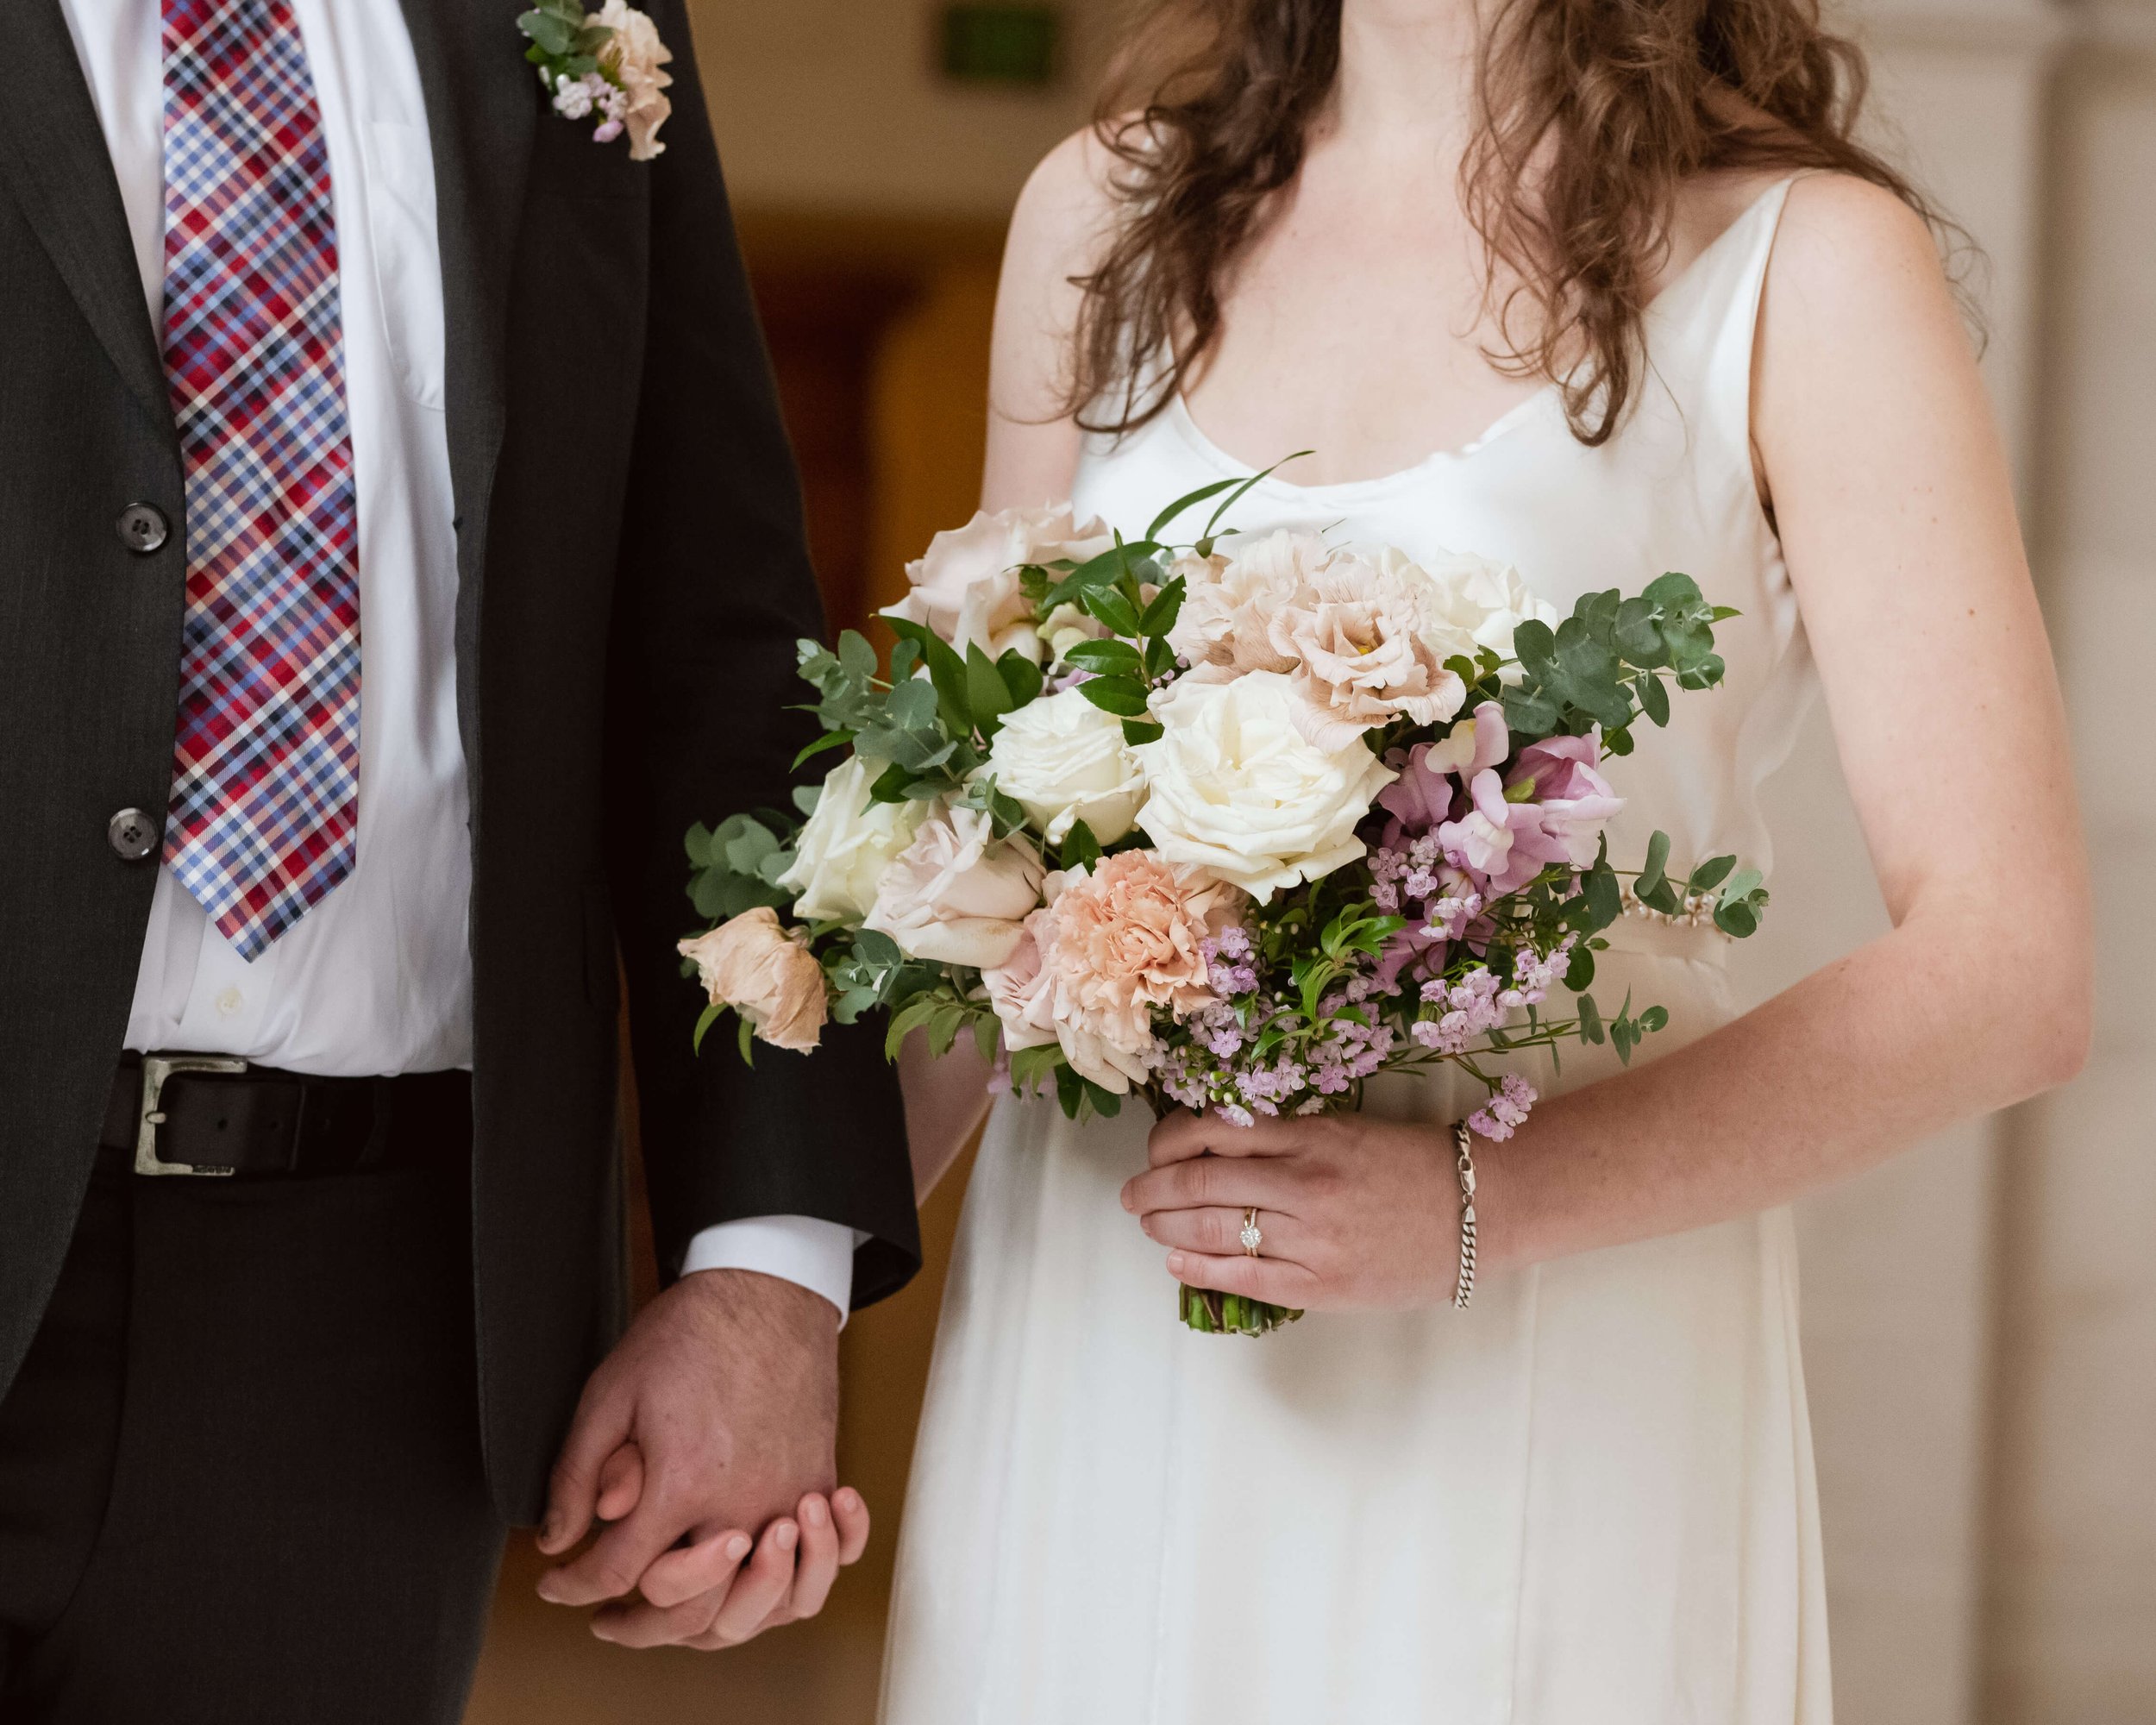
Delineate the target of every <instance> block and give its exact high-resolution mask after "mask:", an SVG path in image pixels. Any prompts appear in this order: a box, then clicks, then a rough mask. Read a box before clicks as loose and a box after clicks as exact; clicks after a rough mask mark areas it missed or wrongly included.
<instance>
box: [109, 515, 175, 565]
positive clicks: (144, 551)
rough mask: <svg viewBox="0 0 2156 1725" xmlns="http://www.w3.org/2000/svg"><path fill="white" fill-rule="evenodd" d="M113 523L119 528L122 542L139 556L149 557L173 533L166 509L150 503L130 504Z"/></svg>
mask: <svg viewBox="0 0 2156 1725" xmlns="http://www.w3.org/2000/svg"><path fill="white" fill-rule="evenodd" d="M113 525H114V526H115V527H116V528H117V529H118V530H119V533H120V543H122V545H124V546H126V547H127V548H128V550H130V551H132V552H134V553H135V555H136V556H138V557H147V556H148V555H150V553H151V552H153V551H155V550H158V549H161V548H162V547H163V545H164V543H165V542H166V540H167V539H169V538H171V537H172V524H171V523H169V522H167V521H166V519H165V511H163V510H161V509H160V508H158V507H157V505H155V504H150V503H131V504H129V505H128V506H127V507H126V508H125V509H123V510H122V511H120V518H119V520H117V521H116V522H115V523H114V524H113Z"/></svg>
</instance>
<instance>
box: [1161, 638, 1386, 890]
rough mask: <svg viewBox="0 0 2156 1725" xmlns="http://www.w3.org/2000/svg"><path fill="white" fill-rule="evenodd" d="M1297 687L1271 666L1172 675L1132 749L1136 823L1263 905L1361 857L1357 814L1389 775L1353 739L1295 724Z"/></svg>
mask: <svg viewBox="0 0 2156 1725" xmlns="http://www.w3.org/2000/svg"><path fill="white" fill-rule="evenodd" d="M1296 706H1297V698H1296V694H1295V690H1294V684H1293V682H1291V681H1289V679H1288V678H1287V677H1286V676H1283V675H1282V674H1280V673H1278V672H1275V671H1253V672H1251V673H1250V674H1247V675H1245V676H1242V677H1238V678H1237V679H1236V680H1235V681H1233V682H1228V683H1201V682H1194V681H1191V680H1189V679H1188V678H1186V679H1184V680H1183V681H1181V682H1179V683H1176V684H1175V685H1173V686H1172V687H1170V688H1169V689H1168V690H1167V691H1166V693H1163V694H1162V695H1160V696H1157V697H1156V699H1155V700H1154V704H1153V716H1154V717H1155V718H1157V719H1158V720H1159V721H1160V722H1161V724H1163V726H1165V727H1166V730H1165V733H1164V734H1163V736H1162V737H1160V738H1159V739H1158V740H1157V741H1156V742H1152V743H1144V744H1141V745H1140V746H1139V747H1138V749H1136V750H1133V751H1132V752H1133V753H1135V754H1136V755H1137V756H1138V764H1139V766H1140V767H1141V768H1143V769H1144V773H1145V777H1146V781H1147V791H1148V794H1147V796H1146V800H1145V803H1144V806H1143V807H1141V808H1140V809H1139V810H1138V825H1139V826H1141V827H1143V828H1144V831H1145V832H1146V835H1147V836H1148V837H1150V838H1151V839H1152V841H1153V844H1154V845H1155V846H1156V848H1157V849H1158V850H1159V852H1160V854H1161V856H1163V857H1164V858H1165V859H1167V860H1168V861H1169V862H1188V863H1194V864H1196V865H1197V866H1199V867H1200V868H1203V869H1210V870H1211V871H1212V872H1213V874H1214V875H1218V876H1219V877H1220V878H1221V879H1222V880H1224V881H1232V882H1233V883H1234V884H1235V885H1237V886H1238V887H1240V888H1243V889H1244V891H1245V892H1247V893H1249V894H1250V895H1251V896H1252V897H1253V898H1255V899H1257V900H1258V902H1259V903H1261V904H1263V903H1264V902H1266V901H1267V900H1269V899H1271V897H1272V895H1273V894H1275V893H1276V892H1279V891H1280V890H1281V889H1282V888H1286V887H1292V886H1294V884H1295V883H1296V882H1297V881H1314V880H1316V879H1317V878H1318V877H1319V875H1326V874H1330V873H1331V872H1332V870H1333V869H1337V868H1338V867H1339V866H1340V865H1341V864H1342V863H1344V862H1353V861H1354V860H1355V859H1356V858H1357V857H1358V856H1362V855H1363V848H1364V847H1363V841H1362V840H1361V839H1359V838H1357V837H1356V835H1355V828H1356V824H1357V822H1359V821H1360V820H1361V819H1363V816H1364V815H1366V814H1368V813H1369V809H1370V802H1371V800H1372V799H1373V798H1375V797H1376V794H1377V793H1378V792H1379V791H1381V790H1382V789H1383V788H1384V787H1385V786H1387V785H1388V784H1390V783H1391V782H1392V781H1393V779H1394V777H1395V774H1394V773H1393V771H1392V769H1391V768H1389V767H1388V766H1386V765H1385V764H1384V762H1382V761H1380V760H1379V759H1378V758H1377V757H1376V756H1375V755H1373V754H1371V753H1370V751H1369V749H1368V748H1366V747H1365V746H1364V745H1363V742H1362V740H1361V739H1360V738H1359V737H1358V738H1357V739H1356V740H1354V741H1353V742H1351V743H1349V744H1348V745H1347V746H1346V747H1345V748H1344V749H1337V750H1326V749H1320V748H1319V747H1317V746H1316V745H1315V744H1314V743H1311V742H1310V741H1309V740H1308V739H1307V738H1306V737H1304V736H1303V735H1302V733H1301V732H1300V731H1299V730H1298V729H1297V728H1296V725H1295V710H1296Z"/></svg>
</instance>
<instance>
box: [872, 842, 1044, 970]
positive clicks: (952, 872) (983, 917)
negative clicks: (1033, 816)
mask: <svg viewBox="0 0 2156 1725" xmlns="http://www.w3.org/2000/svg"><path fill="white" fill-rule="evenodd" d="M1041 879H1042V869H1041V859H1040V856H1039V855H1038V853H1037V852H1036V851H1035V850H1034V849H1033V846H1032V844H1031V843H1030V842H1029V841H1027V840H1026V839H1025V838H1023V837H1012V838H1009V839H1006V840H1001V841H999V840H998V839H997V838H996V836H995V828H994V825H993V823H992V822H991V821H990V820H989V819H988V817H987V815H985V814H982V813H981V812H980V811H979V810H977V809H966V808H949V807H945V808H939V809H937V811H935V812H933V813H931V815H930V816H929V817H928V819H925V820H924V821H923V822H922V823H921V826H920V830H919V831H918V832H916V833H915V834H914V835H913V842H912V844H909V845H907V846H906V849H905V850H903V851H902V852H900V853H899V856H897V857H895V858H894V859H893V861H892V863H891V866H890V867H889V868H887V869H885V870H884V872H883V879H882V881H881V883H880V884H879V886H878V888H877V890H876V901H875V904H874V906H873V907H872V908H871V909H870V910H869V912H868V917H867V919H866V926H868V927H869V928H873V929H875V930H877V931H880V932H881V933H884V934H887V935H889V936H890V937H891V938H892V939H893V940H895V941H896V942H898V944H899V951H901V952H903V953H905V954H906V957H909V958H919V959H923V960H925V961H926V962H927V963H931V964H966V965H970V966H972V967H973V968H974V969H978V970H986V969H992V968H993V967H994V966H996V965H999V964H1001V963H1004V962H1005V961H1006V960H1007V959H1008V958H1009V957H1011V954H1012V952H1013V951H1014V950H1016V949H1017V946H1018V938H1019V936H1020V935H1021V934H1022V933H1023V932H1024V931H1025V919H1026V917H1027V916H1029V915H1030V914H1031V913H1032V911H1033V910H1034V909H1035V907H1036V906H1038V905H1039V903H1040V901H1041Z"/></svg>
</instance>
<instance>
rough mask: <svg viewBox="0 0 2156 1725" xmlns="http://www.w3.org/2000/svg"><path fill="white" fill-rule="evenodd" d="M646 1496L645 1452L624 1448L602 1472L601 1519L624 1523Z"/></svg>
mask: <svg viewBox="0 0 2156 1725" xmlns="http://www.w3.org/2000/svg"><path fill="white" fill-rule="evenodd" d="M643 1495H644V1452H643V1451H642V1449H640V1448H639V1447H638V1446H636V1445H635V1444H633V1443H627V1444H624V1445H623V1446H621V1447H620V1448H619V1449H617V1450H616V1451H615V1452H613V1454H611V1455H610V1456H609V1457H607V1458H606V1465H605V1466H604V1467H602V1468H600V1469H599V1520H600V1521H620V1520H621V1519H622V1517H623V1516H624V1515H627V1514H628V1513H629V1512H630V1510H632V1509H635V1508H636V1503H637V1500H638V1499H640V1498H641V1497H642V1496H643Z"/></svg>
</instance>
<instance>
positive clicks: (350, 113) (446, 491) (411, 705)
mask: <svg viewBox="0 0 2156 1725" xmlns="http://www.w3.org/2000/svg"><path fill="white" fill-rule="evenodd" d="M291 3H292V8H293V12H294V16H296V17H297V18H298V23H299V30H300V35H301V39H302V40H303V41H304V43H305V45H306V51H307V63H308V66H309V69H310V72H311V73H312V75H313V79H314V86H315V97H316V101H317V106H318V107H319V109H320V111H321V115H322V125H323V135H324V138H325V140H326V141H327V144H328V147H329V176H330V185H331V193H332V198H333V199H334V203H335V211H336V229H337V247H338V273H339V278H340V280H339V286H340V291H341V294H342V302H343V326H344V327H343V334H344V379H345V407H346V413H347V418H348V424H349V426H350V435H351V441H352V457H353V467H354V477H355V480H356V483H357V489H358V494H359V538H360V639H361V643H362V644H361V653H360V820H359V843H358V860H357V862H356V864H355V866H354V869H353V871H352V873H351V875H349V876H348V878H347V879H346V880H345V881H342V883H341V884H339V885H338V886H337V887H336V888H335V889H334V890H333V891H332V892H330V893H329V895H328V896H327V897H326V898H324V899H323V900H322V902H321V903H319V904H317V905H316V906H314V907H313V908H312V909H310V911H309V912H308V913H306V915H305V916H304V917H302V918H301V919H300V920H299V922H298V925H296V926H294V927H293V928H291V930H289V931H287V932H286V933H285V935H284V936H283V937H282V938H279V940H278V941H276V942H275V943H274V944H273V945H272V946H271V947H270V949H269V950H267V951H266V952H265V953H264V954H263V955H262V956H261V957H259V958H257V959H256V960H255V961H254V963H251V964H250V963H248V962H247V961H246V960H244V959H242V958H241V957H240V956H239V954H238V953H236V952H235V951H234V950H232V948H231V947H230V945H229V944H227V943H226V941H225V940H224V938H223V937H222V936H221V935H220V934H219V933H218V932H217V931H216V929H215V928H214V927H212V926H211V925H210V919H209V917H208V915H207V913H205V912H204V910H203V908H202V906H200V905H198V904H197V902H196V901H195V900H194V899H193V898H192V897H191V895H190V894H188V893H187V892H186V891H185V889H184V888H182V887H181V886H180V885H179V881H177V880H176V879H175V878H174V877H173V875H172V873H171V871H170V870H167V869H160V870H159V872H158V877H157V888H156V896H155V899H154V902H153V905H152V908H151V912H150V924H149V932H148V936H147V939H146V940H145V941H144V943H143V949H142V965H141V971H140V972H139V973H138V975H137V978H136V982H135V1005H134V1010H133V1012H132V1013H131V1014H130V1016H129V1018H128V1043H127V1045H128V1047H129V1048H132V1049H135V1050H138V1051H157V1050H165V1049H185V1050H187V1051H191V1052H199V1053H210V1054H233V1055H239V1056H241V1057H245V1058H247V1059H249V1060H254V1061H257V1062H260V1063H262V1064H264V1065H268V1066H276V1067H280V1068H284V1069H287V1070H291V1071H298V1072H310V1073H318V1074H323V1075H327V1076H364V1075H371V1074H380V1073H397V1072H426V1071H438V1070H442V1069H448V1068H452V1067H468V1066H470V1065H471V1063H472V959H471V947H470V942H469V939H468V933H467V900H468V899H469V897H470V894H471V882H472V862H471V845H470V837H469V833H468V830H467V819H468V792H467V782H466V776H465V768H464V752H463V747H462V743H461V739H460V737H459V735H458V731H457V716H456V658H455V646H454V623H455V612H456V589H457V577H456V535H455V531H454V527H453V526H452V519H453V517H454V504H453V501H452V498H451V492H450V484H449V445H448V431H447V428H446V423H445V418H444V413H443V406H442V373H443V348H444V341H443V329H442V260H441V253H440V250H439V247H438V242H437V240H436V231H435V186H434V161H433V157H432V154H431V153H430V146H429V133H428V125H427V111H426V106H425V103H424V101H423V98H422V95H421V91H420V84H419V67H418V63H417V60H415V59H414V58H413V55H412V47H411V35H410V34H409V33H408V31H407V30H406V28H405V25H404V15H403V12H402V10H401V9H400V6H399V3H398V0H291ZM61 9H62V10H63V11H64V12H65V13H66V18H67V25H68V29H69V31H70V32H71V34H72V35H73V37H74V41H75V50H76V53H77V54H78V56H79V57H80V59H81V60H82V66H83V72H84V75H85V78H87V79H88V81H89V85H90V91H91V97H92V99H93V100H94V101H95V103H96V104H97V116H98V120H99V123H100V125H101V126H102V128H103V132H104V135H105V142H106V145H107V147H108V148H109V149H110V152H111V154H112V164H113V168H114V171H115V173H116V174H117V176H118V179H119V184H120V196H121V199H122V203H123V204H125V205H126V207H127V214H128V228H129V229H130V231H131V233H132V235H133V236H134V241H135V261H136V263H137V265H138V267H140V269H141V275H142V288H143V293H144V296H145V298H146V299H147V303H148V307H149V315H150V318H151V321H152V323H153V325H154V326H156V327H159V328H161V327H162V321H163V302H164V280H165V255H164V247H165V238H164V235H165V146H164V101H165V77H164V57H163V43H162V29H161V14H160V0H61ZM514 10H515V9H514V8H513V7H512V8H510V9H506V10H505V12H504V14H503V17H504V19H505V21H506V20H508V19H509V18H511V16H513V14H514ZM503 51H504V52H505V53H514V52H515V51H516V42H515V39H514V37H513V35H511V36H509V37H507V38H505V47H504V50H503ZM681 1033H682V1034H683V1035H684V1036H686V1035H687V1034H688V1025H687V1021H686V1019H684V1022H683V1026H682V1032H681ZM855 1244H856V1238H855V1235H854V1233H853V1231H852V1230H851V1229H849V1228H847V1227H845V1226H842V1225H840V1224H838V1223H836V1222H830V1221H824V1220H820V1219H818V1218H815V1217H810V1216H769V1217H761V1218H755V1219H751V1220H743V1221H736V1222H728V1223H724V1224H721V1225H720V1226H716V1227H711V1228H707V1229H705V1231H704V1232H703V1233H699V1234H698V1235H697V1236H696V1237H695V1239H693V1240H692V1241H691V1243H690V1245H689V1249H688V1252H687V1254H686V1258H685V1259H684V1261H683V1264H682V1269H683V1270H684V1272H685V1273H686V1272H687V1271H692V1270H718V1269H726V1268H736V1269H744V1270H761V1271H762V1272H763V1273H765V1274H767V1275H772V1276H778V1277H784V1278H785V1279H787V1281H790V1282H796V1283H800V1284H801V1285H803V1286H805V1287H807V1288H810V1289H814V1290H815V1291H816V1292H817V1293H819V1294H821V1295H824V1298H826V1299H828V1300H830V1302H831V1303H832V1304H833V1305H835V1306H837V1308H838V1310H839V1313H840V1314H841V1316H842V1317H843V1315H844V1314H845V1312H846V1310H847V1307H848V1302H849V1295H850V1291H851V1283H852V1278H853V1250H854V1245H855Z"/></svg>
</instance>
